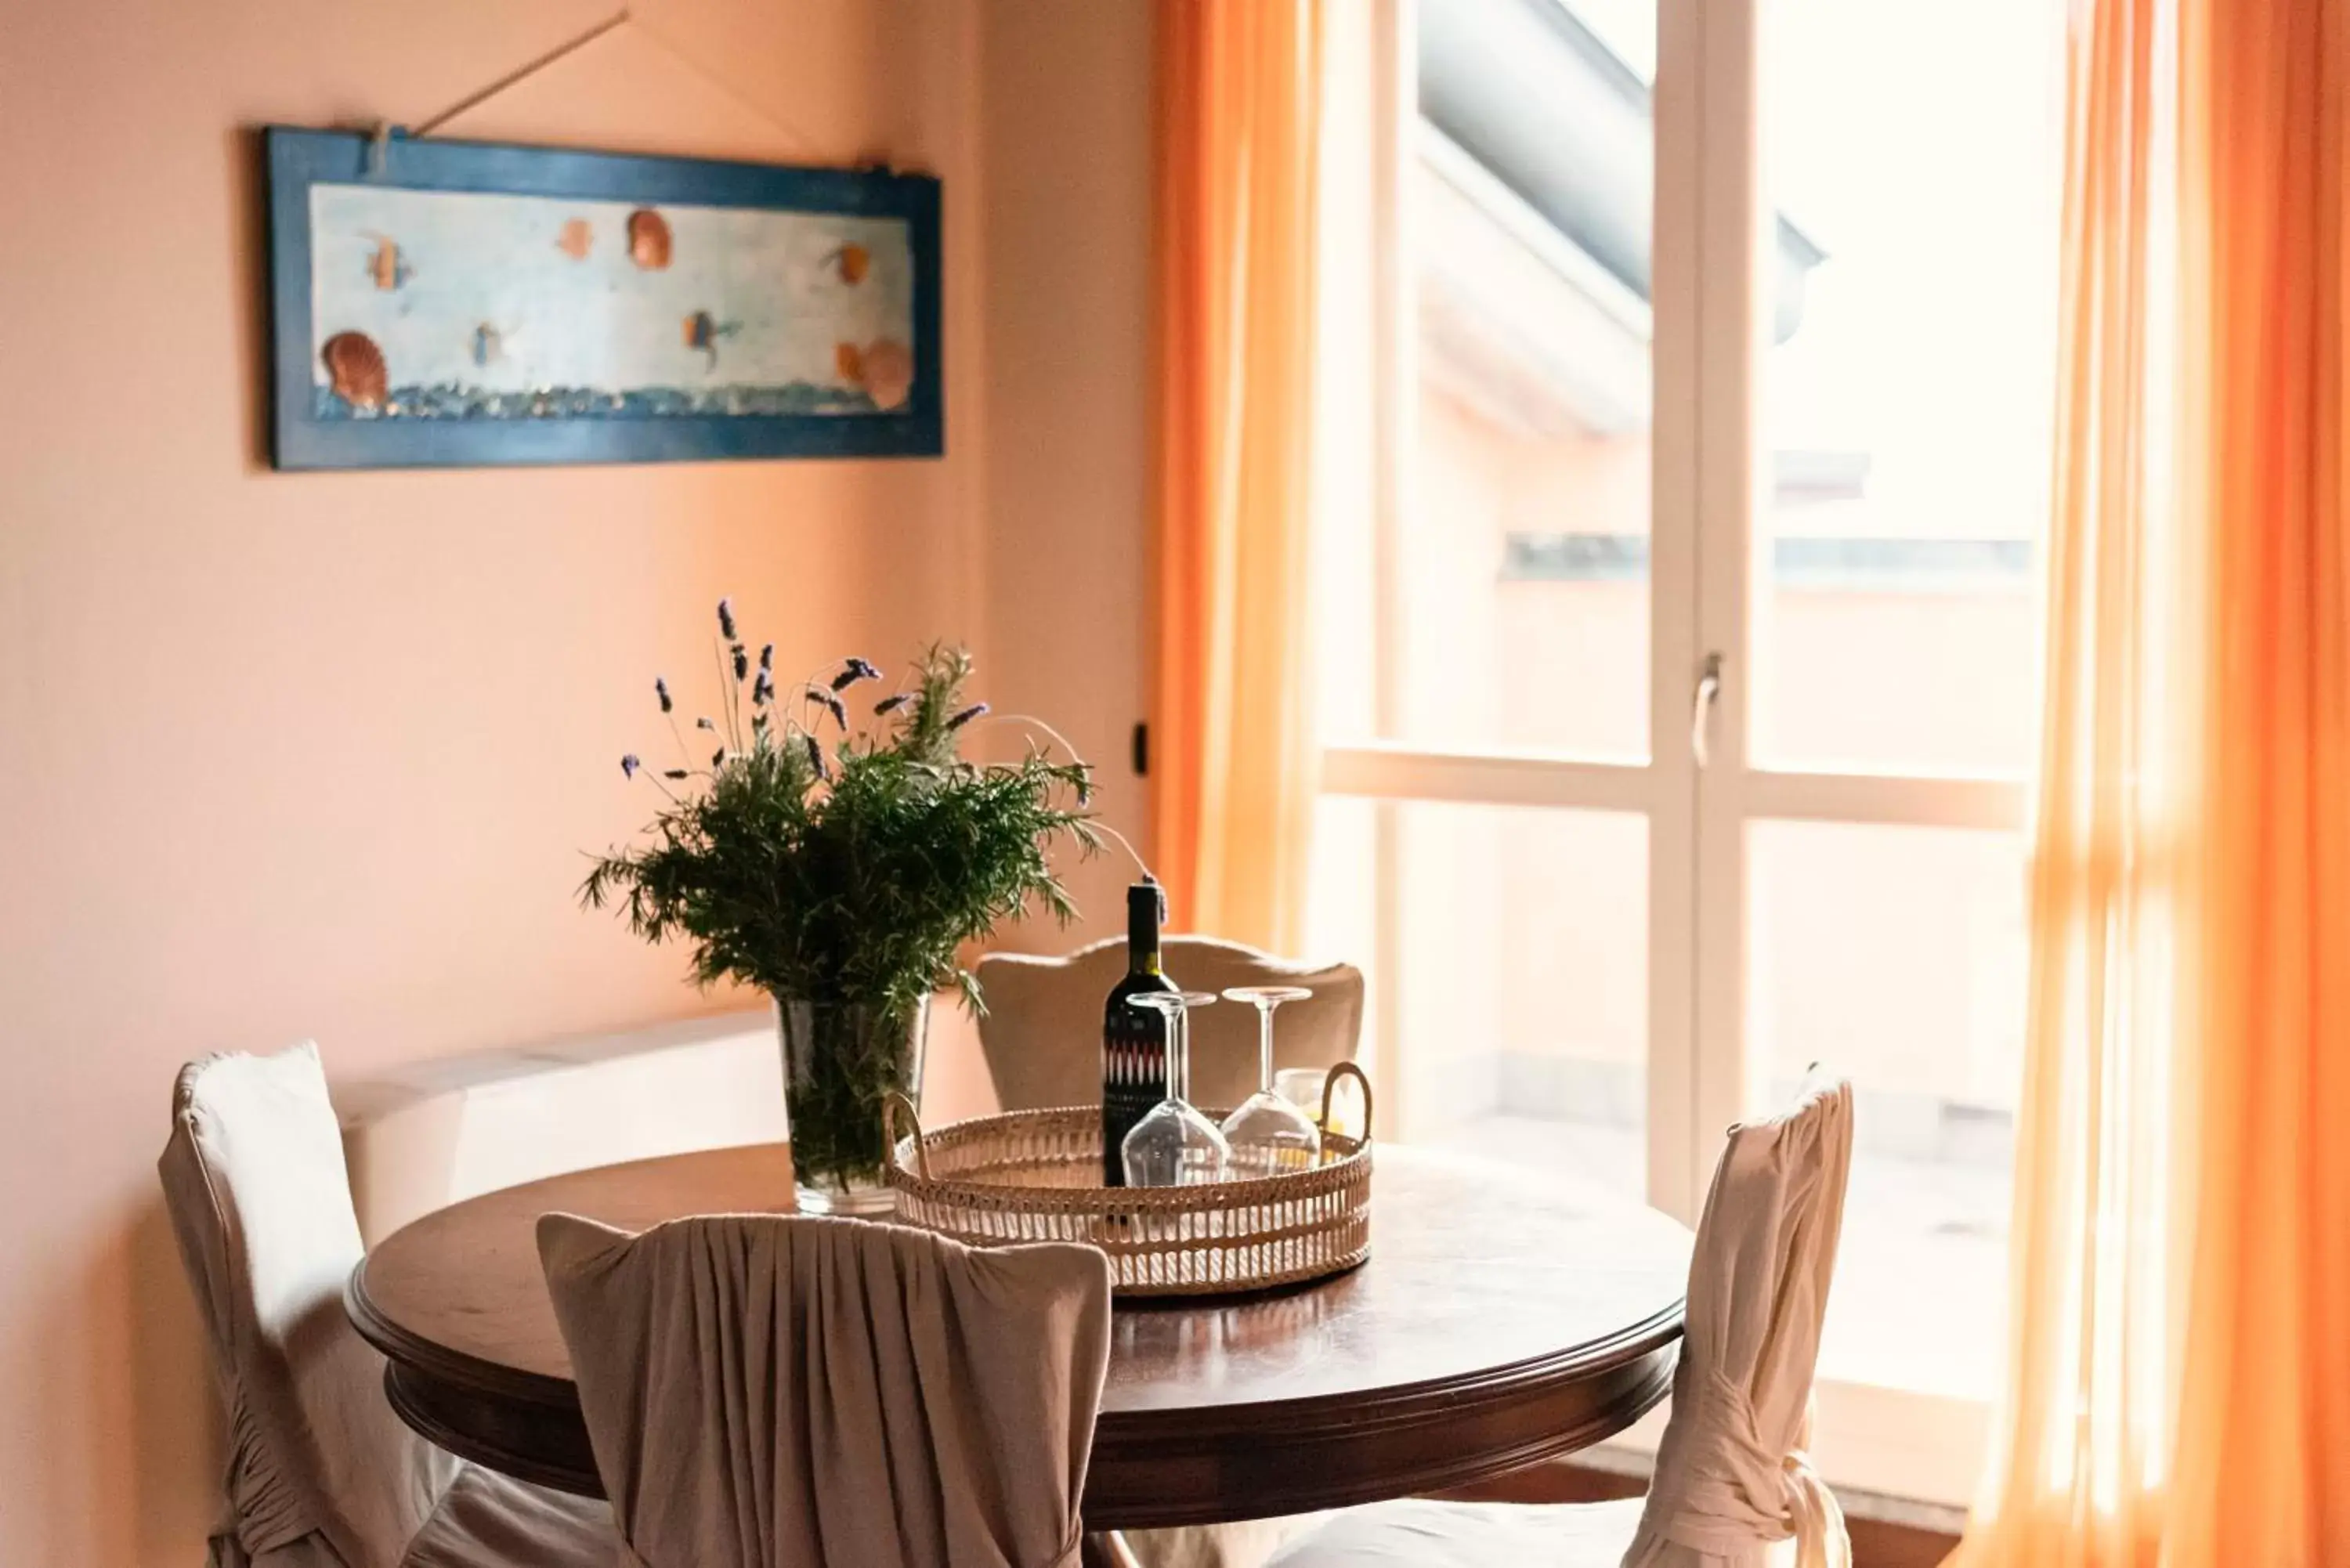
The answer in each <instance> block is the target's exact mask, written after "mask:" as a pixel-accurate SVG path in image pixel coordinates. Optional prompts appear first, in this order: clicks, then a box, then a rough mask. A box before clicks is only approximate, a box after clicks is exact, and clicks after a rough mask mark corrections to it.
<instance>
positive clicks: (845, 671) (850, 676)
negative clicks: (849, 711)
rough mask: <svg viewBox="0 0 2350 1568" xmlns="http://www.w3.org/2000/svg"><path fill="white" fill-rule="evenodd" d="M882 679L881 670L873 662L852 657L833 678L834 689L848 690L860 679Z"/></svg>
mask: <svg viewBox="0 0 2350 1568" xmlns="http://www.w3.org/2000/svg"><path fill="white" fill-rule="evenodd" d="M880 679H881V672H880V671H879V670H876V669H875V668H873V666H872V665H871V664H869V663H868V662H867V661H866V660H864V659H849V660H848V661H847V663H846V664H843V665H842V666H841V667H840V673H839V674H837V675H836V676H834V677H833V678H832V689H833V690H834V691H847V690H848V689H849V688H850V687H852V686H854V685H856V684H857V683H858V681H860V680H880Z"/></svg>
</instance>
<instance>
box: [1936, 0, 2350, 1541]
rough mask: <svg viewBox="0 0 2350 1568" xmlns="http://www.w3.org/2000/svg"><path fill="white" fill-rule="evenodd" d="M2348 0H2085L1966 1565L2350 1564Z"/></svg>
mask: <svg viewBox="0 0 2350 1568" xmlns="http://www.w3.org/2000/svg"><path fill="white" fill-rule="evenodd" d="M2344 13H2345V7H2344V6H2342V5H2340V4H2339V3H2338V0H2091V3H2088V4H2085V5H2081V6H2080V7H2078V8H2077V10H2076V16H2075V31H2074V37H2073V39H2072V42H2071V47H2070V51H2069V70H2070V113H2069V122H2068V128H2067V154H2066V213H2065V257H2064V281H2063V301H2062V304H2063V316H2064V363H2063V369H2062V382H2061V389H2060V394H2059V440H2058V457H2057V472H2056V476H2055V478H2056V485H2055V503H2056V504H2055V508H2054V518H2053V522H2052V532H2051V536H2050V559H2049V591H2050V604H2049V615H2048V630H2047V638H2048V640H2047V659H2046V664H2047V702H2046V719H2045V728H2044V732H2043V745H2042V763H2043V776H2042V786H2041V801H2040V814H2041V815H2040V821H2039V824H2038V836H2037V843H2036V846H2035V847H2036V860H2035V865H2034V871H2033V944H2034V951H2033V980H2032V991H2031V1015H2030V1044H2029V1053H2028V1055H2029V1060H2028V1064H2027V1069H2026V1080H2027V1081H2026V1085H2025V1092H2024V1097H2023V1107H2022V1119H2021V1123H2020V1126H2019V1129H2018V1145H2019V1148H2018V1159H2017V1181H2016V1210H2015V1226H2014V1246H2015V1249H2016V1251H2015V1268H2014V1271H2013V1278H2014V1281H2015V1284H2014V1287H2013V1290H2014V1316H2013V1320H2012V1321H2013V1324H2014V1327H2013V1331H2012V1334H2013V1343H2012V1364H2011V1368H2010V1384H2009V1389H2008V1399H2007V1404H2006V1407H2005V1410H2004V1413H2003V1415H2002V1421H2001V1441H2000V1449H1999V1452H1998V1453H1997V1454H1996V1455H1995V1456H1994V1459H1993V1463H1992V1466H1991V1470H1990V1472H1989V1476H1988V1480H1987V1485H1986V1492H1985V1498H1984V1501H1983V1502H1982V1504H1981V1507H1980V1508H1979V1509H1978V1511H1977V1517H1976V1519H1975V1521H1974V1522H1973V1524H1972V1525H1971V1526H1970V1531H1969V1533H1968V1536H1967V1539H1966V1541H1965V1542H1964V1543H1963V1545H1962V1546H1961V1548H1960V1552H1959V1553H1958V1556H1957V1558H1956V1559H1955V1561H1957V1562H1959V1563H1962V1564H1965V1565H1966V1568H1991V1565H2007V1564H2017V1565H2033V1568H2037V1565H2041V1564H2047V1565H2058V1564H2062V1565H2064V1568H2109V1565H2121V1564H2132V1565H2137V1564H2147V1565H2154V1564H2163V1565H2167V1568H2221V1565H2223V1564H2236V1563H2245V1564H2252V1563H2258V1564H2262V1565H2272V1568H2284V1565H2288V1564H2292V1565H2298V1564H2324V1563H2342V1562H2350V1469H2345V1467H2350V1138H2345V1137H2344V1133H2343V1128H2344V1127H2345V1122H2350V821H2345V814H2350V640H2345V631H2346V630H2350V597H2345V596H2346V595H2350V573H2345V538H2344V526H2345V524H2344V516H2345V514H2344V511H2343V508H2342V504H2341V495H2340V485H2341V470H2340V467H2339V455H2338V454H2339V444H2340V440H2341V437H2342V435H2343V434H2344V430H2343V406H2342V400H2341V386H2340V380H2341V369H2342V364H2343V358H2344V348H2345V345H2344V341H2343V337H2342V309H2341V306H2342V299H2341V291H2342V289H2343V287H2344V281H2345V280H2344V259H2345V258H2344V255H2343V253H2342V249H2341V232H2340V231H2341V217H2342V200H2343V192H2342V181H2343V178H2344V173H2345V171H2344V167H2343V163H2342V160H2341V141H2342V137H2343V133H2344V123H2343V120H2344V113H2345V102H2344V97H2343V88H2344V85H2345V78H2344V69H2343V67H2344V60H2345V31H2344V28H2345V20H2344Z"/></svg>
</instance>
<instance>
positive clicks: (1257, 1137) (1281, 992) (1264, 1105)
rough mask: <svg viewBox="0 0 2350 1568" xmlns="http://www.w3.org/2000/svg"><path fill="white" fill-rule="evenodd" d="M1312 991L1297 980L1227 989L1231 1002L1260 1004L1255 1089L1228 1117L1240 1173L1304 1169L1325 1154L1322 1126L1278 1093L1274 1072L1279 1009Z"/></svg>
mask: <svg viewBox="0 0 2350 1568" xmlns="http://www.w3.org/2000/svg"><path fill="white" fill-rule="evenodd" d="M1313 994H1314V993H1313V992H1310V991H1305V990H1301V989H1300V988H1298V987H1296V986H1294V985H1236V986H1234V987H1233V988H1232V990H1230V991H1227V992H1224V1000H1225V1001H1227V1002H1249V1003H1252V1004H1253V1005H1254V1007H1255V1008H1256V1039H1257V1045H1256V1060H1257V1089H1256V1093H1255V1094H1253V1095H1251V1096H1249V1097H1248V1098H1247V1100H1245V1101H1244V1102H1243V1103H1242V1105H1241V1107H1240V1108H1239V1109H1238V1110H1236V1111H1234V1112H1233V1113H1232V1115H1231V1116H1226V1117H1225V1118H1224V1137H1225V1139H1226V1141H1228V1142H1229V1143H1230V1144H1231V1145H1232V1167H1233V1172H1234V1174H1235V1175H1240V1176H1273V1175H1275V1174H1277V1173H1278V1172H1281V1171H1284V1170H1304V1169H1305V1168H1308V1167H1309V1166H1311V1165H1313V1164H1314V1163H1315V1161H1316V1160H1317V1159H1319V1158H1321V1157H1322V1132H1321V1129H1320V1128H1318V1127H1315V1125H1314V1118H1313V1117H1311V1116H1307V1115H1306V1114H1305V1112H1303V1111H1301V1110H1299V1109H1298V1108H1297V1107H1296V1106H1294V1105H1292V1104H1290V1102H1289V1101H1288V1100H1286V1099H1284V1098H1283V1097H1282V1096H1280V1095H1279V1094H1277V1093H1275V1092H1274V1076H1273V1014H1274V1009H1275V1008H1277V1007H1279V1006H1280V1005H1281V1004H1282V1003H1283V1002H1303V1001H1305V999H1306V998H1307V997H1309V996H1311V995H1313Z"/></svg>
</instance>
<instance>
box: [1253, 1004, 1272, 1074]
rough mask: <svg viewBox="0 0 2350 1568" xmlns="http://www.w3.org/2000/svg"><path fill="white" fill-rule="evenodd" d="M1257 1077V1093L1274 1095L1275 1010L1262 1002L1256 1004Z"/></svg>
mask: <svg viewBox="0 0 2350 1568" xmlns="http://www.w3.org/2000/svg"><path fill="white" fill-rule="evenodd" d="M1256 1077H1257V1083H1256V1087H1257V1093H1259V1094H1261V1095H1269V1094H1271V1093H1273V1009H1272V1008H1270V1007H1267V1006H1266V1005H1265V1004H1264V1003H1263V1002H1258V1003H1257V1004H1256Z"/></svg>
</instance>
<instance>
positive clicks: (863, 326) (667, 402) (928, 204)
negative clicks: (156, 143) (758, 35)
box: [265, 128, 943, 468]
mask: <svg viewBox="0 0 2350 1568" xmlns="http://www.w3.org/2000/svg"><path fill="white" fill-rule="evenodd" d="M265 142H266V145H267V146H268V149H269V152H270V172H269V177H270V182H271V187H270V199H271V221H270V254H271V266H272V292H271V302H272V316H273V321H274V322H275V324H276V327H275V330H276V338H275V348H273V365H274V367H275V375H276V381H275V392H276V396H275V397H274V399H273V400H272V409H273V412H272V431H273V438H274V441H275V444H274V445H273V455H274V456H276V459H277V461H278V463H279V466H281V467H289V468H311V467H330V468H339V467H376V466H394V465H402V464H407V463H422V464H432V465H447V464H467V463H496V462H579V461H614V460H620V459H625V460H630V461H639V460H648V459H650V460H656V461H658V460H667V459H683V458H688V457H701V458H708V457H745V456H754V455H770V456H796V455H807V456H842V455H849V454H867V455H897V454H908V455H910V454H916V453H920V454H923V455H930V454H934V453H935V452H938V451H940V450H941V449H942V443H943V436H942V411H941V402H942V400H941V386H940V380H939V360H938V357H937V352H936V340H935V335H936V334H937V333H938V331H939V317H940V308H941V300H940V297H939V282H940V263H939V254H938V246H939V208H938V182H936V181H935V180H934V179H931V178H930V177H928V176H907V175H897V174H892V173H889V172H886V171H839V170H821V171H819V170H790V169H782V168H775V167H772V166H766V165H753V164H726V163H716V162H712V161H702V160H678V161H672V160H664V159H660V158H645V157H639V156H633V155H631V156H627V157H614V158H610V159H606V158H604V156H603V155H601V154H596V153H586V152H578V151H562V152H552V151H549V152H546V153H545V154H544V161H543V164H542V163H538V162H535V161H534V160H538V159H540V157H541V154H540V153H539V152H537V151H535V150H531V149H525V148H504V147H502V148H498V149H495V150H494V151H493V150H484V148H482V147H480V146H479V145H478V144H456V143H441V142H437V141H434V140H432V139H419V140H400V139H394V140H393V142H392V144H391V147H390V152H389V158H388V161H385V162H383V163H382V164H381V165H380V166H378V165H371V164H370V163H369V156H370V152H369V148H368V147H367V145H366V143H365V140H364V139H363V138H357V137H352V136H349V135H347V134H344V133H334V132H313V131H288V130H283V129H281V128H272V129H271V130H269V131H268V132H267V133H266V136H265ZM672 163H674V164H675V167H674V168H671V167H670V165H671V164H672Z"/></svg>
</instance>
